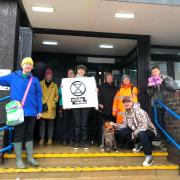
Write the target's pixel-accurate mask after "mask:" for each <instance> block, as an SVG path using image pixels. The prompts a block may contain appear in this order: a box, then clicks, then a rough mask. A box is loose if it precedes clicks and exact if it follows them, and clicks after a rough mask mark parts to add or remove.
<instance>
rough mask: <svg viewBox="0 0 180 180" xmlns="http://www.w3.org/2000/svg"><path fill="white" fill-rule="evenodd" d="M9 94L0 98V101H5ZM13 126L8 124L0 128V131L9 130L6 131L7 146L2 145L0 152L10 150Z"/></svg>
mask: <svg viewBox="0 0 180 180" xmlns="http://www.w3.org/2000/svg"><path fill="white" fill-rule="evenodd" d="M9 98H10V96H6V97H3V98H1V99H0V102H2V101H5V100H7V99H9ZM13 129H14V128H13V127H10V126H4V127H1V128H0V132H1V131H9V133H8V136H9V137H8V146H6V147H4V148H3V149H0V153H4V152H10V151H11V150H12V148H13V144H12V131H13Z"/></svg>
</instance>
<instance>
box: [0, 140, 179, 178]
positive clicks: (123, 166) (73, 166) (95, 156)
mask: <svg viewBox="0 0 180 180" xmlns="http://www.w3.org/2000/svg"><path fill="white" fill-rule="evenodd" d="M34 151H35V154H34V157H35V158H37V160H38V161H39V162H40V166H39V167H37V168H32V167H28V168H27V169H17V168H15V159H14V158H15V155H14V154H5V163H4V164H3V165H0V179H15V178H17V179H18V178H20V179H60V180H61V179H68V180H69V179H72V180H80V179H84V180H89V179H91V180H97V179H98V180H99V179H100V180H101V179H103V180H104V179H107V180H116V179H120V178H122V179H125V180H126V179H127V180H130V179H140V178H141V179H146V180H148V179H161V180H162V178H163V180H166V179H167V180H169V179H171V178H173V180H176V179H177V180H179V179H180V176H179V175H178V171H179V167H178V166H177V165H175V164H172V163H170V162H168V161H167V155H168V154H167V152H166V151H161V152H157V151H155V152H154V153H153V156H154V159H155V164H154V165H153V166H150V167H143V166H142V162H143V160H144V154H143V153H142V152H140V153H132V151H131V150H124V149H121V150H120V151H119V152H118V153H114V152H113V153H102V152H101V151H100V149H99V148H97V147H91V148H90V150H89V151H84V150H83V149H80V150H79V151H77V152H74V151H73V148H72V147H70V146H68V147H66V146H62V145H58V144H57V145H53V146H46V145H45V146H37V147H35V150H34ZM23 157H24V158H25V154H23ZM24 161H25V159H24Z"/></svg>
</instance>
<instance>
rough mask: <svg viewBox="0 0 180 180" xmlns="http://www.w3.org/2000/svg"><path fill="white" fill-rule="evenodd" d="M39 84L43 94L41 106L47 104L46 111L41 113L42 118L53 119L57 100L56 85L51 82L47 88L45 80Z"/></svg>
mask: <svg viewBox="0 0 180 180" xmlns="http://www.w3.org/2000/svg"><path fill="white" fill-rule="evenodd" d="M40 84H41V88H42V93H43V99H42V102H43V104H44V103H47V105H48V111H47V112H43V113H42V118H45V119H54V118H55V117H56V103H57V102H58V98H59V97H58V87H57V84H56V83H54V82H51V84H50V86H49V87H47V86H46V84H45V80H42V81H41V82H40ZM47 101H48V102H47Z"/></svg>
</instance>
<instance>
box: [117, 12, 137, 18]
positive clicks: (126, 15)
mask: <svg viewBox="0 0 180 180" xmlns="http://www.w3.org/2000/svg"><path fill="white" fill-rule="evenodd" d="M114 17H115V18H124V19H133V18H135V14H134V13H115V15H114Z"/></svg>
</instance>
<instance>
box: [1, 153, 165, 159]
mask: <svg viewBox="0 0 180 180" xmlns="http://www.w3.org/2000/svg"><path fill="white" fill-rule="evenodd" d="M33 156H34V158H88V157H89V158H93V157H144V153H50V154H48V153H47V154H46V153H37V154H36V153H34V155H33ZM153 156H154V157H167V156H168V153H167V152H154V153H153ZM15 157H16V155H15V154H4V158H7V159H14V158H15ZM22 157H23V158H26V154H23V156H22Z"/></svg>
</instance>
